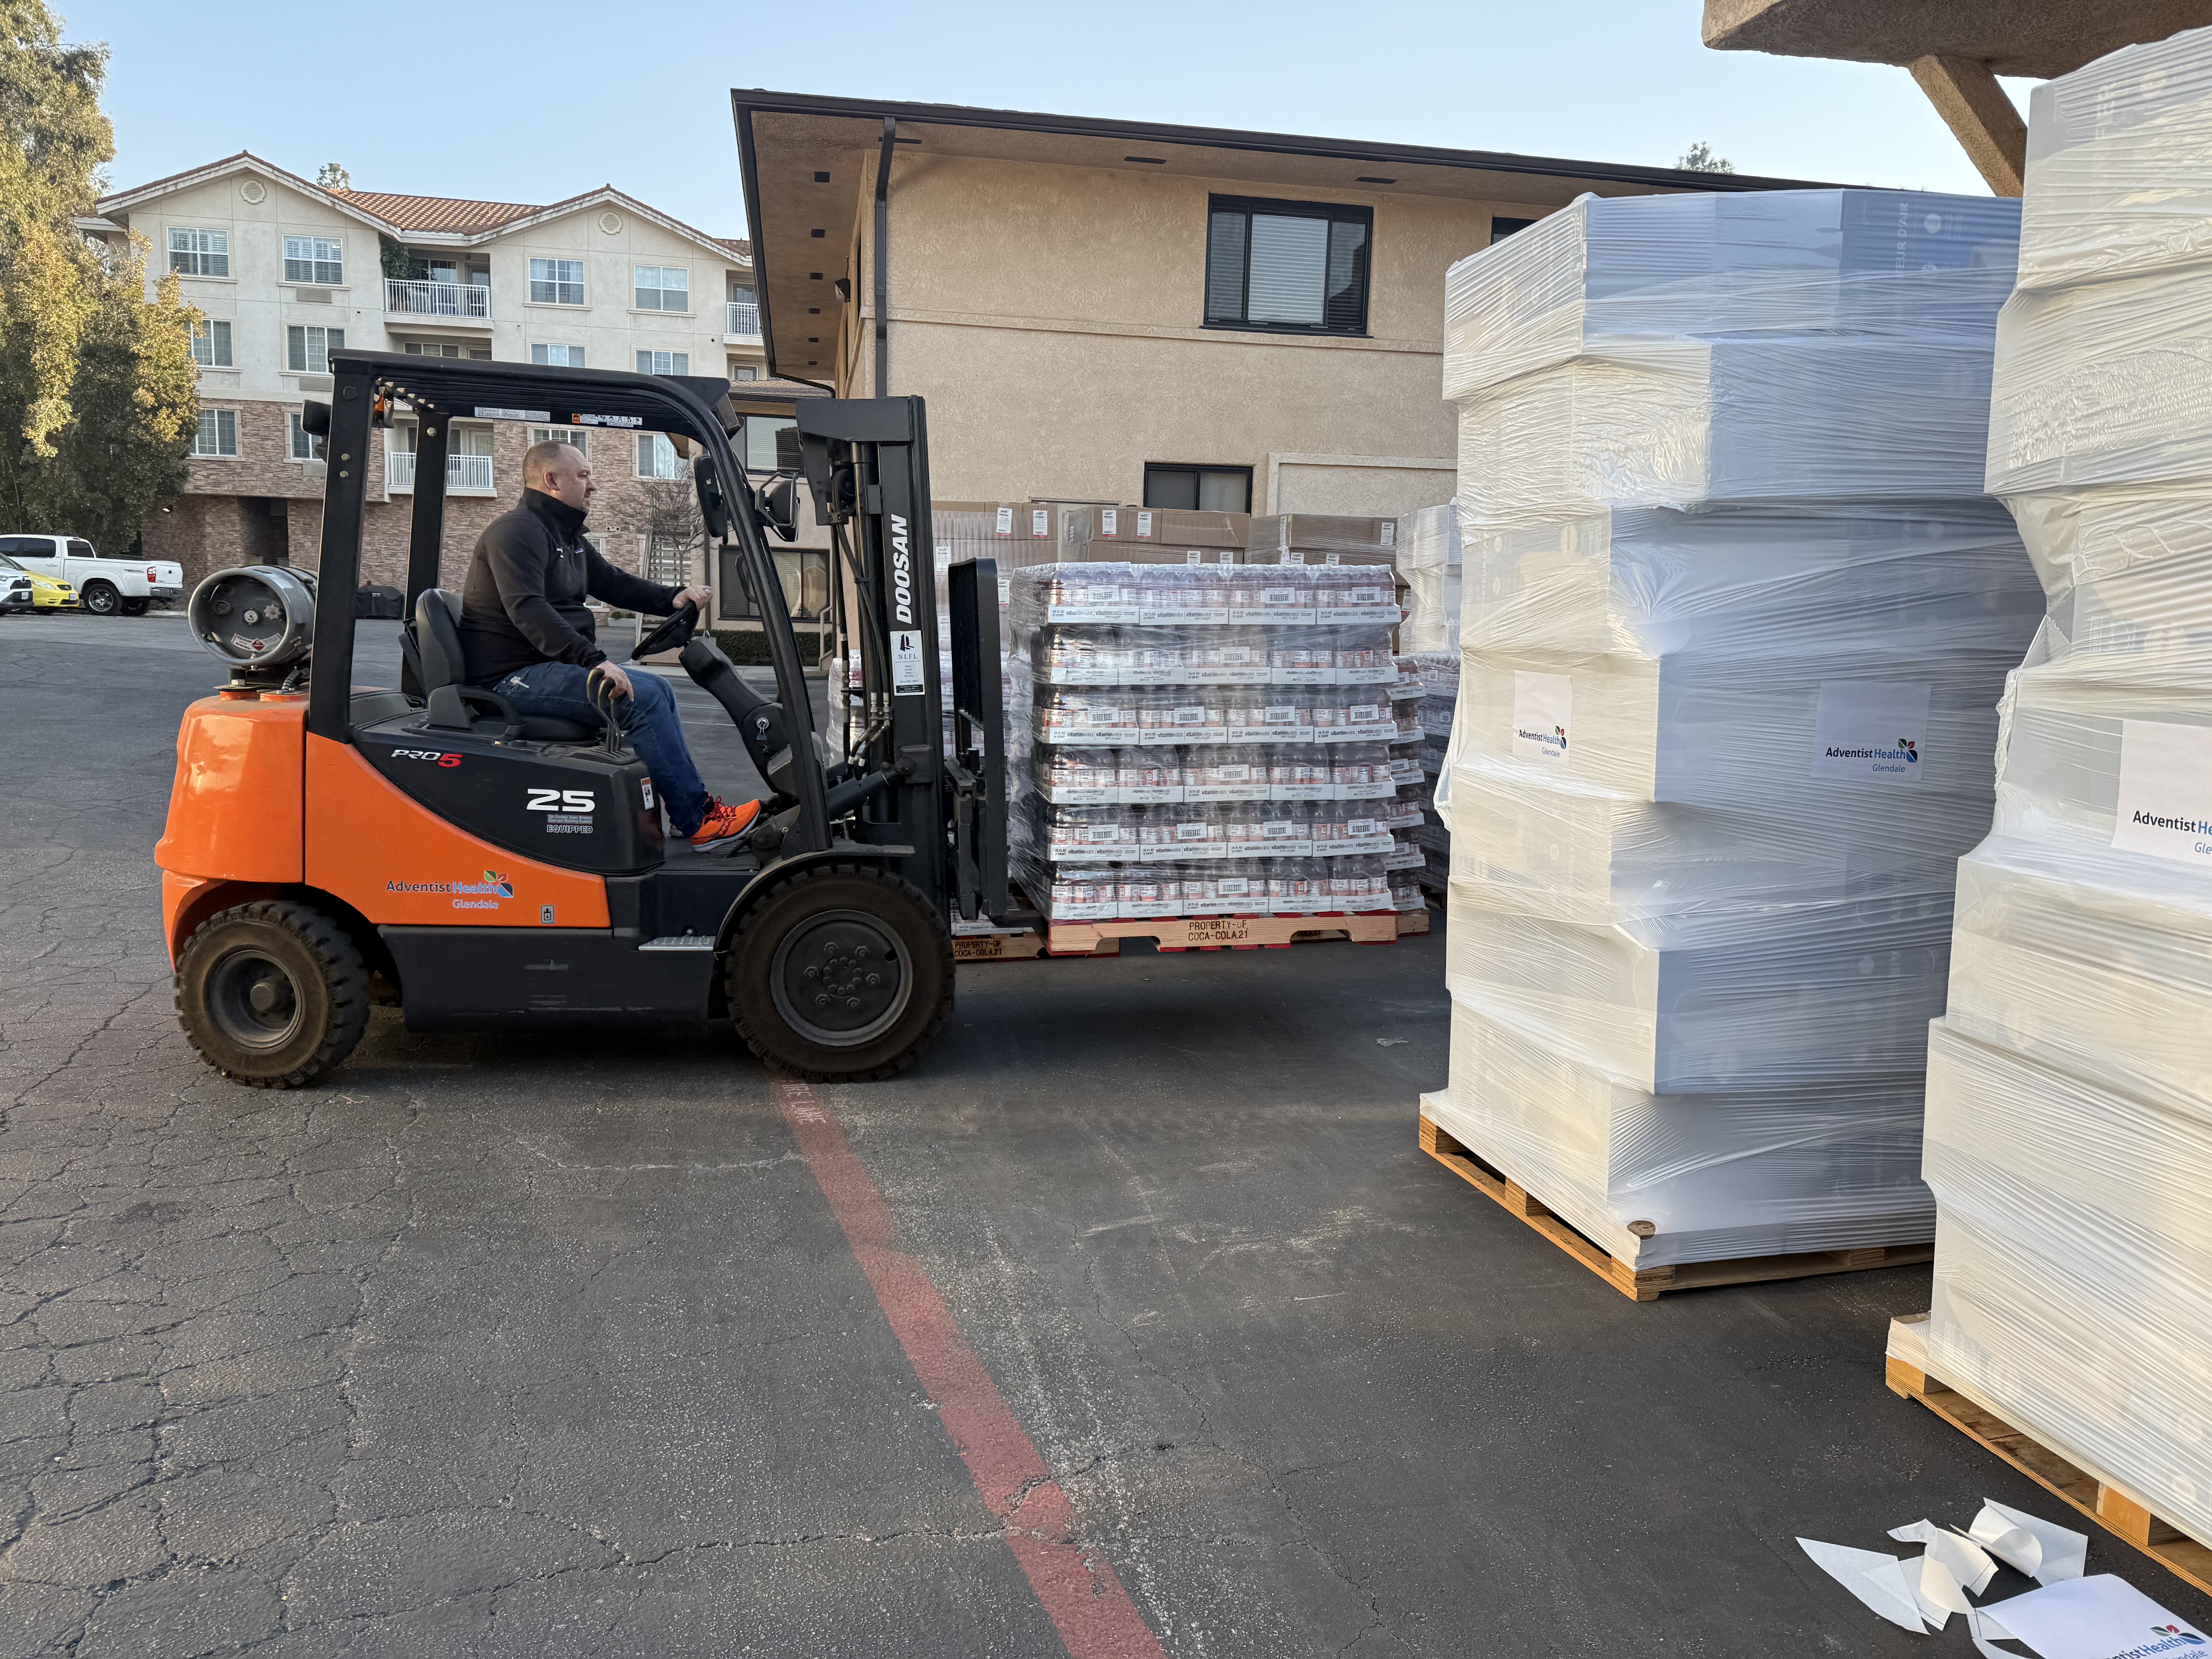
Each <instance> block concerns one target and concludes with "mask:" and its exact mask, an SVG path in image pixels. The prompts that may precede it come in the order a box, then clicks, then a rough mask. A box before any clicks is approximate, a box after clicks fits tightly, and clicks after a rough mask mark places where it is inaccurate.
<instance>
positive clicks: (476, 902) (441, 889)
mask: <svg viewBox="0 0 2212 1659" xmlns="http://www.w3.org/2000/svg"><path fill="white" fill-rule="evenodd" d="M384 890H385V891H386V892H387V893H409V894H425V895H435V896H444V895H447V894H451V895H452V896H453V908H455V909H456V910H496V909H498V908H499V902H500V901H501V899H511V898H513V896H514V883H513V881H511V880H509V879H508V878H507V877H505V876H502V875H501V874H500V873H499V872H498V871H496V870H487V871H485V872H483V880H482V881H387V882H386V883H385V884H384Z"/></svg>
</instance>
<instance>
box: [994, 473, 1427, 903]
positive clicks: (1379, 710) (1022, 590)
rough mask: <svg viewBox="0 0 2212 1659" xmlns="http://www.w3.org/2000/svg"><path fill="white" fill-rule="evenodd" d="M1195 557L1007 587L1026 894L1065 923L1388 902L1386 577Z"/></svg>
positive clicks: (1015, 844) (1014, 822)
mask: <svg viewBox="0 0 2212 1659" xmlns="http://www.w3.org/2000/svg"><path fill="white" fill-rule="evenodd" d="M1136 510H1137V509H1133V508H1127V507H1124V508H1121V509H1119V512H1120V513H1121V514H1122V515H1127V514H1128V513H1132V512H1134V511H1136ZM1090 550H1092V551H1096V550H1097V545H1096V544H1095V543H1094V544H1090ZM1184 551H1185V552H1186V553H1187V555H1188V559H1187V562H1182V563H1177V564H1170V563H1154V562H1131V561H1128V560H1099V559H1091V560H1087V561H1085V562H1064V563H1059V564H1053V565H1040V566H1033V567H1030V568H1024V569H1020V570H1017V571H1015V572H1014V573H1013V574H1012V603H1011V610H1010V612H1009V621H1010V623H1011V625H1012V660H1011V665H1010V676H1009V679H1010V684H1011V686H1012V694H1011V696H1010V698H1009V701H1008V705H1007V708H1008V714H1007V722H1006V724H1007V758H1008V773H1009V784H1008V793H1009V795H1010V797H1011V803H1012V804H1011V806H1010V809H1009V824H1008V843H1009V857H1010V861H1011V864H1012V870H1013V873H1014V876H1015V878H1016V880H1017V881H1018V883H1019V884H1021V885H1022V886H1023V887H1024V889H1025V890H1027V892H1028V893H1029V894H1030V896H1031V897H1032V898H1033V899H1034V900H1035V902H1036V903H1037V905H1038V907H1039V908H1041V909H1042V910H1044V911H1045V913H1046V914H1047V915H1048V916H1049V917H1050V918H1051V919H1052V920H1053V921H1097V920H1106V919H1126V918H1139V917H1174V916H1192V915H1255V914H1272V915H1285V914H1288V915H1300V914H1304V915H1313V914H1322V913H1328V912H1343V911H1377V910H1388V909H1391V908H1394V907H1395V902H1396V901H1395V899H1394V897H1393V895H1392V891H1391V884H1390V879H1389V871H1388V870H1387V869H1386V867H1385V861H1386V860H1388V859H1389V857H1390V856H1391V855H1392V854H1393V853H1394V851H1395V850H1396V843H1395V842H1394V840H1393V837H1392V834H1391V825H1390V820H1391V817H1392V816H1393V815H1394V814H1395V809H1396V793H1397V791H1396V782H1395V779H1394V777H1393V775H1392V772H1391V765H1390V756H1389V744H1390V741H1391V739H1392V738H1394V737H1395V735H1397V726H1396V724H1395V715H1394V710H1395V708H1397V707H1398V705H1397V704H1396V703H1395V702H1394V700H1393V697H1392V692H1393V691H1394V690H1395V682H1396V679H1397V670H1396V667H1395V665H1394V664H1393V662H1392V660H1391V655H1390V644H1389V630H1390V627H1391V625H1392V624H1393V623H1395V621H1396V620H1397V609H1396V604H1395V598H1394V597H1393V595H1392V592H1391V589H1390V584H1389V580H1388V578H1387V573H1383V580H1376V573H1375V572H1374V571H1373V570H1372V569H1370V568H1358V567H1346V568H1339V569H1331V568H1327V567H1320V568H1315V567H1307V566H1291V567H1285V566H1280V565H1273V566H1257V565H1247V564H1237V563H1233V562H1231V563H1224V562H1220V560H1219V559H1218V557H1217V558H1215V559H1212V560H1210V561H1209V560H1207V559H1206V557H1205V552H1206V550H1201V549H1186V550H1184ZM1213 551H1215V552H1217V553H1222V552H1225V553H1227V554H1228V556H1230V557H1231V558H1232V559H1233V557H1234V552H1235V550H1233V549H1227V550H1213Z"/></svg>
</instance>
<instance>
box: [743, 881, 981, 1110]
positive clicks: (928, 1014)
mask: <svg viewBox="0 0 2212 1659" xmlns="http://www.w3.org/2000/svg"><path fill="white" fill-rule="evenodd" d="M726 975H727V988H728V991H729V999H730V1018H732V1021H734V1022H735V1024H736V1025H737V1028H738V1035H739V1036H742V1037H744V1040H745V1042H746V1044H747V1046H748V1047H750V1048H751V1049H752V1051H753V1053H755V1054H757V1055H759V1056H760V1058H761V1060H763V1062H764V1063H766V1064H767V1065H768V1066H770V1067H772V1068H773V1069H775V1071H777V1072H779V1073H782V1074H783V1075H785V1076H787V1077H793V1078H799V1079H804V1080H805V1081H807V1082H809V1083H853V1082H858V1081H860V1080H861V1079H869V1078H887V1077H891V1076H895V1075H896V1074H897V1073H900V1072H902V1071H904V1070H905V1069H906V1068H907V1067H908V1066H911V1065H913V1064H914V1061H915V1056H916V1055H918V1054H921V1051H922V1049H924V1048H927V1046H928V1044H929V1040H930V1039H931V1038H932V1037H933V1036H936V1035H937V1030H938V1028H939V1026H941V1025H943V1024H945V1016H946V1015H947V1014H949V1013H951V1012H952V935H951V931H950V930H949V929H948V928H947V927H945V919H944V918H943V917H942V916H939V915H937V914H936V912H935V911H933V909H932V908H930V905H929V902H928V901H927V899H925V898H924V897H923V896H921V890H919V889H918V888H916V887H915V885H914V884H913V883H911V882H909V881H907V880H906V879H904V878H902V877H900V876H897V875H894V874H893V873H891V872H890V871H887V870H884V869H882V868H880V867H878V866H874V865H866V864H817V865H814V866H810V867H809V868H806V869H803V870H799V871H797V872H794V873H793V874H792V875H790V876H788V877H787V878H784V879H783V880H782V881H781V882H778V883H777V884H775V886H774V887H772V888H771V889H769V891H768V892H767V893H765V894H764V895H763V896H762V897H761V899H760V900H759V902H757V903H756V904H754V905H753V906H752V908H750V910H748V911H747V912H746V914H745V916H744V920H743V921H740V922H738V931H737V933H736V936H735V937H734V938H733V939H732V940H731V942H730V953H729V960H728V966H727V968H726Z"/></svg>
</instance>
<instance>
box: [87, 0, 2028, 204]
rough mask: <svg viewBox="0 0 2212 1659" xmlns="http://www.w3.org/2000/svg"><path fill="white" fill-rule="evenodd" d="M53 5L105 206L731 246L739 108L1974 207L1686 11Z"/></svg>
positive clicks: (1890, 125) (1824, 78)
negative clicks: (380, 202) (266, 167)
mask: <svg viewBox="0 0 2212 1659" xmlns="http://www.w3.org/2000/svg"><path fill="white" fill-rule="evenodd" d="M53 3H55V9H56V10H58V11H59V12H60V13H61V14H62V15H63V17H64V23H65V27H66V30H67V33H68V34H69V36H70V39H72V40H104V41H106V42H107V43H108V45H109V46H111V47H112V49H113V57H112V61H111V64H110V69H109V76H108V83H107V100H106V102H107V110H108V113H109V114H110V116H111V117H112V118H113V119H114V122H115V129H116V140H117V146H118V154H117V156H116V160H115V163H114V166H113V167H112V169H111V179H112V183H113V184H114V185H117V186H118V187H119V186H123V185H132V184H137V183H140V182H142V181H143V180H145V179H154V178H159V177H161V175H163V174H165V173H176V172H179V171H181V170H183V169H185V168H186V167H192V166H196V165H197V164H198V163H200V162H203V161H212V160H214V159H216V157H219V156H222V155H229V154H231V153H232V152H233V151H235V150H240V149H251V150H252V151H253V152H255V153H256V154H257V155H262V156H264V157H265V158H267V159H268V160H270V161H274V162H276V164H277V165H278V166H280V167H289V168H290V169H292V170H293V171H295V172H296V173H303V174H306V175H307V176H309V177H313V173H314V171H315V168H316V167H318V166H319V164H320V163H322V162H324V161H343V163H344V164H345V165H346V167H348V168H349V170H350V171H351V173H352V175H353V181H354V184H355V185H356V188H359V189H362V190H390V191H419V192H422V193H423V194H428V195H438V196H465V197H486V198H490V199H494V200H501V201H520V202H551V201H557V200H559V199H560V198H561V197H564V196H568V195H572V194H574V193H575V192H576V191H580V190H584V189H586V188H588V187H590V186H592V185H599V184H605V183H611V184H613V185H616V186H617V188H619V189H621V190H623V191H628V192H629V193H630V194H631V195H633V196H636V197H640V198H641V199H642V200H644V201H647V202H650V203H652V204H653V205H655V206H657V207H659V208H661V209H662V210H665V211H667V212H670V213H672V214H674V215H676V216H678V218H681V219H684V220H686V221H688V222H690V223H692V224H695V225H696V226H698V227H700V228H702V229H704V230H707V231H708V232H710V233H712V234H718V235H742V234H744V206H743V203H742V200H741V197H740V191H739V189H738V167H737V149H736V141H735V139H734V137H733V136H732V129H731V124H730V105H729V89H730V88H732V87H733V86H736V87H769V88H775V89H776V90H778V91H784V92H811V93H832V94H843V95H847V96H854V97H877V98H897V99H911V100H920V101H925V102H941V103H956V104H979V105H986V106H994V107H997V108H1002V109H1024V110H1042V111H1049V112H1054V113H1060V114H1077V115H1097V116H1118V117H1123V118H1128V119H1133V120H1151V121H1174V122H1182V123H1188V124H1190V125H1200V126H1225V127H1245V128H1253V129H1258V130H1261V131H1274V132H1292V133H1310V134H1317V135H1322V136H1326V137H1341V138H1365V139H1375V140H1381V141H1386V142H1387V141H1392V140H1395V141H1399V142H1403V143H1418V144H1441V145H1447V146H1453V147H1464V148H1469V149H1501V150H1516V151H1521V152H1523V153H1527V154H1533V155H1560V156H1569V157H1573V158H1576V159H1578V160H1584V161H1613V162H1626V163H1639V164H1645V165H1671V164H1672V163H1673V162H1674V161H1675V160H1676V158H1677V157H1679V156H1680V155H1681V153H1682V152H1683V151H1684V150H1685V149H1687V148H1688V147H1689V145H1690V144H1691V143H1693V142H1695V141H1697V140H1699V139H1704V140H1705V141H1706V142H1707V143H1711V145H1712V146H1713V147H1714V149H1716V150H1717V151H1718V152H1719V153H1720V154H1721V155H1724V156H1726V157H1728V158H1729V160H1730V161H1734V162H1735V165H1736V167H1737V168H1738V170H1739V171H1741V172H1745V173H1767V174H1772V175H1777V176H1781V177H1785V178H1799V179H1829V180H1834V181H1837V182H1840V183H1845V184H1873V185H1905V186H1911V187H1918V188H1923V189H1929V190H1956V191H1972V192H1975V193H1977V194H1980V193H1985V191H1984V185H1982V182H1981V180H1980V179H1979V178H1978V175H1977V174H1976V173H1974V171H1973V169H1972V167H1971V166H1969V165H1968V164H1967V161H1966V157H1965V155H1963V154H1962V153H1961V152H1960V149H1959V147H1958V145H1957V143H1955V142H1954V140H1953V139H1952V137H1951V136H1950V134H1949V133H1948V131H1946V130H1945V129H1944V127H1943V125H1942V122H1940V121H1939V120H1938V119H1937V118H1936V114H1935V112H1934V111H1933V110H1931V109H1930V108H1929V105H1928V102H1927V100H1925V99H1924V98H1923V97H1922V96H1921V94H1920V92H1919V90H1918V88H1916V87H1915V86H1914V85H1913V84H1912V82H1911V80H1910V78H1909V77H1908V76H1906V75H1905V71H1904V70H1900V69H1890V68H1887V67H1884V66H1881V65H1876V64H1830V63H1818V62H1812V61H1808V60H1802V59H1797V58H1767V57H1761V56H1758V55H1756V54H1753V53H1747V52H1709V51H1707V50H1706V49H1705V46H1702V45H1701V44H1700V43H1699V36H1698V25H1699V15H1700V4H1699V0H1549V3H1543V0H1534V3H1531V0H1519V3H1513V4H1498V3H1491V0H1461V3H1457V4H1427V5H1395V6H1394V5H1388V4H1384V5H1368V6H1352V7H1350V8H1346V7H1344V6H1342V5H1334V6H1327V7H1323V6H1317V5H1308V4H1304V3H1297V0H1281V3H1276V4H1271V5H1249V4H1235V5H1231V4H1211V5H1210V4H1206V3H1182V4H1172V5H1163V4H1154V3H1150V0H1124V3H1121V4H1118V5H1115V6H1114V7H1111V8H1109V7H1105V6H1085V7H1082V8H1074V7H1066V8H1055V7H1051V6H1043V5H1037V4H1035V3H1030V4H1000V3H967V4H962V5H957V6H951V5H939V6H930V5H927V4H920V5H914V4H909V5H900V6H890V5H878V4H873V3H868V0H862V3H859V4H850V3H846V4H838V5H835V6H829V7H823V6H818V5H798V4H786V5H780V6H774V7H770V6H763V5H732V6H722V7H714V8H711V9H707V8H697V7H693V6H689V5H681V4H679V5H672V6H671V5H658V6H647V5H631V6H611V5H607V4H604V3H602V4H599V5H595V6H585V7H580V8H573V9H564V8H562V7H558V6H548V5H545V4H544V3H533V4H519V3H508V0H374V3H371V4H366V5H363V4H349V5H346V6H343V7H332V8H331V9H329V10H327V11H325V10H324V9H321V8H319V7H313V6H301V5H299V4H298V3H296V0H294V3H289V4H284V5H276V4H271V3H263V0H232V3H230V4H228V5H226V6H223V7H222V8H219V9H216V10H210V9H207V8H206V7H193V6H185V5H179V4H177V3H175V0H53ZM621 18H627V19H629V20H630V21H628V22H627V23H624V22H622V21H617V20H618V19H621ZM2015 91H2017V89H2015Z"/></svg>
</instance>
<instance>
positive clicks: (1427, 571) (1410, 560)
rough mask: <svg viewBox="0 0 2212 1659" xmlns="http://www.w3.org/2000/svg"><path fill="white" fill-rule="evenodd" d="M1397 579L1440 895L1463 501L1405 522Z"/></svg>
mask: <svg viewBox="0 0 2212 1659" xmlns="http://www.w3.org/2000/svg"><path fill="white" fill-rule="evenodd" d="M1398 574H1399V576H1400V577H1401V579H1402V580H1403V581H1404V583H1405V586H1406V620H1405V622H1404V623H1403V624H1401V626H1400V628H1399V629H1398V649H1399V652H1400V655H1399V658H1398V669H1399V672H1400V673H1401V675H1404V676H1407V677H1409V678H1411V679H1412V680H1413V681H1414V682H1415V683H1417V684H1419V686H1420V688H1421V697H1420V728H1421V744H1420V748H1419V759H1420V766H1421V781H1420V782H1419V784H1418V785H1415V786H1413V788H1412V789H1411V791H1410V792H1409V793H1411V794H1412V796H1413V799H1414V800H1415V803H1416V804H1417V805H1419V807H1420V809H1421V824H1420V829H1419V837H1418V839H1419V845H1420V849H1421V854H1422V860H1423V862H1422V869H1421V883H1422V885H1424V886H1425V887H1428V888H1430V889H1431V890H1434V891H1436V892H1439V893H1441V892H1443V890H1444V887H1445V884H1446V883H1447V881H1448V880H1449V876H1450V868H1451V831H1450V829H1449V827H1448V826H1447V825H1446V824H1445V823H1444V821H1443V815H1442V814H1441V813H1440V812H1439V811H1437V803H1436V787H1437V782H1438V781H1439V779H1440V778H1441V777H1442V775H1443V769H1444V763H1445V762H1444V757H1445V756H1446V755H1447V754H1448V753H1449V750H1450V744H1451V726H1452V710H1453V707H1454V705H1455V703H1456V702H1458V700H1459V606H1460V538H1459V503H1458V502H1456V501H1448V502H1446V503H1445V504H1444V505H1443V506H1442V507H1423V508H1421V510H1420V511H1419V512H1418V513H1407V514H1406V515H1405V516H1404V517H1403V518H1401V519H1400V520H1398Z"/></svg>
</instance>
